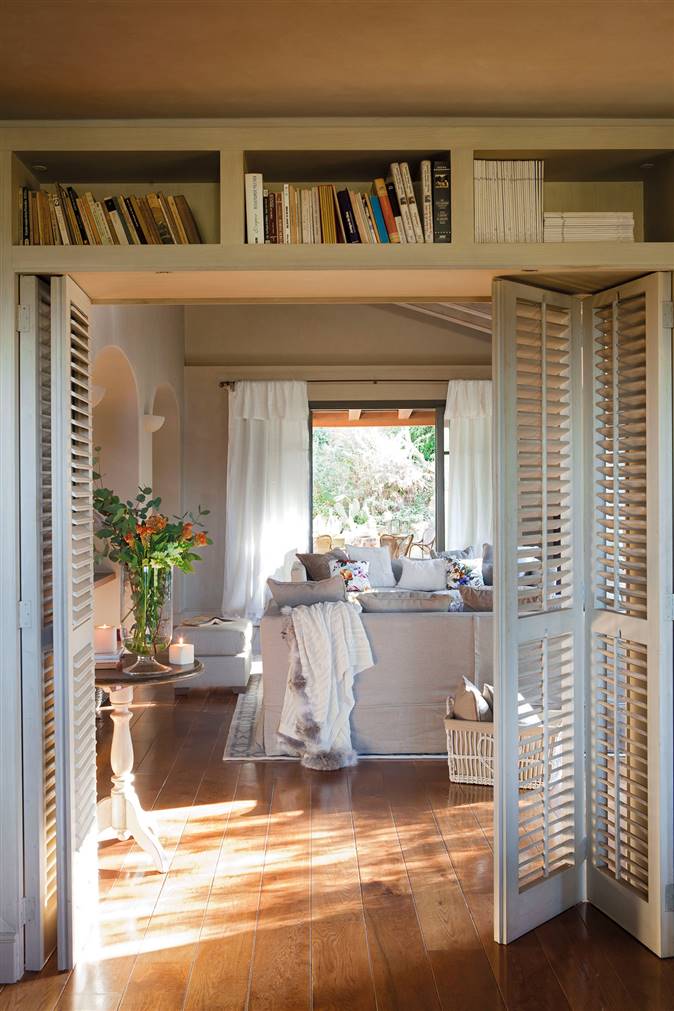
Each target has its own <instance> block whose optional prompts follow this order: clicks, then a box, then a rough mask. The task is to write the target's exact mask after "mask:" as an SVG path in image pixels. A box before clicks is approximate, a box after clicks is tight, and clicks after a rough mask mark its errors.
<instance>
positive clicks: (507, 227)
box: [473, 159, 544, 242]
mask: <svg viewBox="0 0 674 1011" xmlns="http://www.w3.org/2000/svg"><path fill="white" fill-rule="evenodd" d="M543 168H544V163H543V162H542V161H539V160H529V161H494V160H491V159H490V160H488V161H486V160H483V159H477V160H475V161H474V162H473V176H474V181H475V241H476V242H542V241H543Z"/></svg>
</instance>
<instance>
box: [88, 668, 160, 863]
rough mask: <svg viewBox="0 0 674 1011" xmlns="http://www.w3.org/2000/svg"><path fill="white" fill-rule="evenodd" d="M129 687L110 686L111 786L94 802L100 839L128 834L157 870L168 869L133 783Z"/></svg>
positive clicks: (130, 689)
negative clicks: (151, 860) (97, 802)
mask: <svg viewBox="0 0 674 1011" xmlns="http://www.w3.org/2000/svg"><path fill="white" fill-rule="evenodd" d="M132 701H133V688H132V687H130V686H129V687H124V688H119V687H117V688H114V687H113V688H111V689H110V706H111V709H112V711H111V713H110V715H111V717H112V722H113V725H114V726H113V731H112V750H111V754H110V765H111V766H112V790H111V791H110V796H109V797H106V798H105V799H104V800H101V801H100V802H99V804H98V832H99V836H98V837H99V840H102V839H128V838H129V837H130V836H133V838H134V839H135V840H136V842H137V843H138V845H139V846H140V847H141V848H142V849H144V850H145V851H146V852H147V853H149V854H150V856H151V857H152V859H153V861H154V863H155V866H156V867H157V869H158V870H160V871H163V872H165V871H167V870H168V858H167V856H166V853H165V851H164V848H163V846H162V844H161V843H160V842H159V839H158V838H157V835H156V833H155V831H154V827H153V825H152V822H151V818H150V815H149V814H147V813H146V812H145V811H143V809H142V807H141V806H140V801H139V800H138V795H137V794H136V791H135V788H134V785H133V743H132V740H131V729H130V726H129V724H130V722H131V710H130V709H129V706H130V705H131V702H132Z"/></svg>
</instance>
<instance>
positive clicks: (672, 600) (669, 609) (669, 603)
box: [663, 593, 674, 621]
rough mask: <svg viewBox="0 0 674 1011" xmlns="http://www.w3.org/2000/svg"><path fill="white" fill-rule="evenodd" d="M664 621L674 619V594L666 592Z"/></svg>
mask: <svg viewBox="0 0 674 1011" xmlns="http://www.w3.org/2000/svg"><path fill="white" fill-rule="evenodd" d="M663 620H664V621H674V594H672V593H666V594H665V613H664V617H663Z"/></svg>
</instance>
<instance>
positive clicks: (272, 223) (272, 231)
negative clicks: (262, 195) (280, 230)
mask: <svg viewBox="0 0 674 1011" xmlns="http://www.w3.org/2000/svg"><path fill="white" fill-rule="evenodd" d="M268 200H269V208H268V213H269V241H270V243H271V244H272V245H273V246H275V245H276V244H277V242H278V239H277V237H276V193H270V194H269V197H268Z"/></svg>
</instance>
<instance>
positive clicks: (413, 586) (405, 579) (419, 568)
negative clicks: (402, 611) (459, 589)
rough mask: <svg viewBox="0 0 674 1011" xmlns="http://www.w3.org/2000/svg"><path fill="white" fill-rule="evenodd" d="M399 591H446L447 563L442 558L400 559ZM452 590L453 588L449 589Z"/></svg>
mask: <svg viewBox="0 0 674 1011" xmlns="http://www.w3.org/2000/svg"><path fill="white" fill-rule="evenodd" d="M400 561H401V562H402V573H401V575H400V579H399V580H398V586H399V588H400V589H401V590H446V589H447V562H446V561H445V559H444V558H401V559H400ZM451 589H453V587H451Z"/></svg>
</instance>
